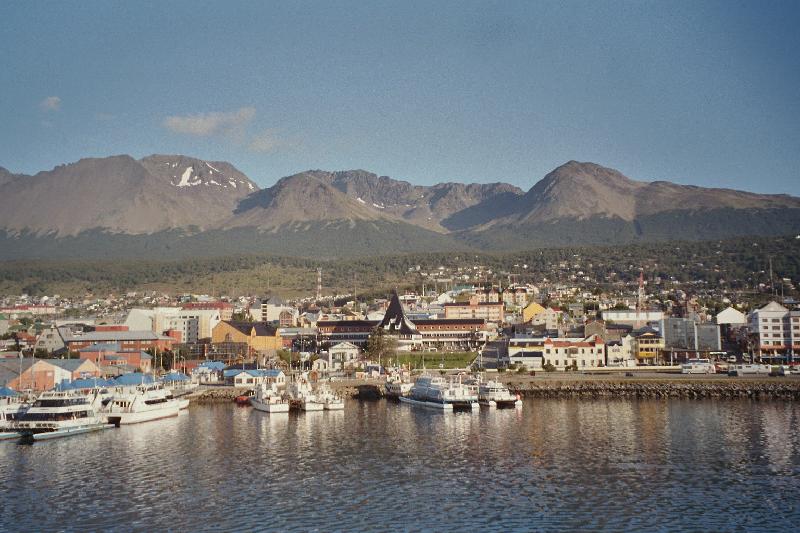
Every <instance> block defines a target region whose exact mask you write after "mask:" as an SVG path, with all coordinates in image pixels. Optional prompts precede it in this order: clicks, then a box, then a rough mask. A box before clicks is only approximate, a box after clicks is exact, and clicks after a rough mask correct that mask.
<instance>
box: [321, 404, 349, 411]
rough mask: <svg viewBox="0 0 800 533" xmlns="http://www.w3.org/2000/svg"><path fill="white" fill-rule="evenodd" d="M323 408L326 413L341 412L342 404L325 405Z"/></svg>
mask: <svg viewBox="0 0 800 533" xmlns="http://www.w3.org/2000/svg"><path fill="white" fill-rule="evenodd" d="M323 407H324V408H325V410H326V411H341V410H342V409H344V402H332V403H326V404H324V406H323Z"/></svg>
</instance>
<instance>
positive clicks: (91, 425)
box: [15, 390, 113, 442]
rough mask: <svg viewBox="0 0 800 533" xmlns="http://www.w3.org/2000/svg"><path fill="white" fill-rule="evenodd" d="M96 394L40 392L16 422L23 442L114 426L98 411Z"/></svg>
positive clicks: (72, 391)
mask: <svg viewBox="0 0 800 533" xmlns="http://www.w3.org/2000/svg"><path fill="white" fill-rule="evenodd" d="M97 400H98V393H96V392H95V393H87V392H83V391H78V390H66V391H47V392H43V393H42V394H41V395H40V396H39V397H38V398H37V399H36V401H35V402H34V404H33V405H32V406H31V408H30V409H28V411H27V412H26V413H25V414H23V415H22V416H20V418H19V421H18V422H17V423H16V424H15V428H16V430H17V431H18V432H19V433H21V435H22V440H23V442H34V441H37V440H45V439H54V438H59V437H67V436H71V435H79V434H82V433H89V432H93V431H99V430H103V429H108V428H111V427H113V426H112V425H111V424H107V423H106V420H105V417H104V416H103V415H102V414H100V412H99V406H98V403H97Z"/></svg>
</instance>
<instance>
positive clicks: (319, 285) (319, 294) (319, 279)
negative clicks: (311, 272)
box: [317, 267, 322, 301]
mask: <svg viewBox="0 0 800 533" xmlns="http://www.w3.org/2000/svg"><path fill="white" fill-rule="evenodd" d="M321 299H322V267H320V268H317V301H320V300H321Z"/></svg>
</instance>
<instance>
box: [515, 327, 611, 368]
mask: <svg viewBox="0 0 800 533" xmlns="http://www.w3.org/2000/svg"><path fill="white" fill-rule="evenodd" d="M605 359H606V349H605V343H604V342H603V339H601V338H600V336H598V335H591V336H589V337H586V338H557V339H551V338H550V337H519V338H514V339H511V340H510V341H509V344H508V362H509V365H510V366H514V365H517V364H520V365H523V366H524V367H525V368H527V369H530V370H543V369H544V366H545V365H547V364H551V365H553V366H554V367H555V368H556V370H565V369H567V368H568V367H575V366H577V368H578V369H579V370H586V369H589V368H597V367H602V366H605Z"/></svg>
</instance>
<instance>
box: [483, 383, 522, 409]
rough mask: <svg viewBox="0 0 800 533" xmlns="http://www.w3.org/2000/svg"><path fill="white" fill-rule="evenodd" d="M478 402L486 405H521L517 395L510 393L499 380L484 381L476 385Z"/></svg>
mask: <svg viewBox="0 0 800 533" xmlns="http://www.w3.org/2000/svg"><path fill="white" fill-rule="evenodd" d="M478 403H479V404H481V405H485V406H487V407H522V400H520V398H519V395H517V394H512V393H511V391H510V390H508V387H506V386H505V385H503V384H502V383H500V382H499V381H484V382H481V384H480V385H479V386H478Z"/></svg>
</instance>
